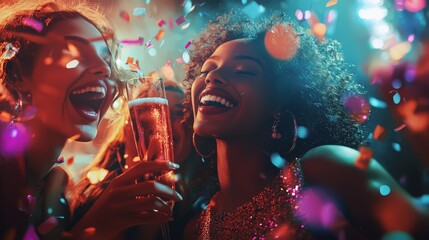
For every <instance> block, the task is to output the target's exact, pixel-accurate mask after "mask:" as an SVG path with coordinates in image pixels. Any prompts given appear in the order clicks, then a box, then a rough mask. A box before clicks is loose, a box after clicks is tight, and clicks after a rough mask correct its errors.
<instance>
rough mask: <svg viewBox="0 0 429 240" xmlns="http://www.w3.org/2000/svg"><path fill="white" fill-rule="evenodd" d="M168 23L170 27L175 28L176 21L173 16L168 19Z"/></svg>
mask: <svg viewBox="0 0 429 240" xmlns="http://www.w3.org/2000/svg"><path fill="white" fill-rule="evenodd" d="M167 24H168V29H170V30H173V28H174V21H173V19H172V18H169V19H168V23H167Z"/></svg>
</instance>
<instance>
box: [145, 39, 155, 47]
mask: <svg viewBox="0 0 429 240" xmlns="http://www.w3.org/2000/svg"><path fill="white" fill-rule="evenodd" d="M153 46H154V45H153V44H152V41H150V40H149V41H147V42H146V48H151V47H153Z"/></svg>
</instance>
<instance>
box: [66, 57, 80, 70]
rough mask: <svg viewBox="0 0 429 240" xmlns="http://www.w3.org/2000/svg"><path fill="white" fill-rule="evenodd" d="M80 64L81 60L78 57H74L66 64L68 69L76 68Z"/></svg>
mask: <svg viewBox="0 0 429 240" xmlns="http://www.w3.org/2000/svg"><path fill="white" fill-rule="evenodd" d="M78 65H79V61H78V60H77V59H73V60H71V61H70V62H68V63H67V64H66V68H67V69H72V68H76V67H77V66H78Z"/></svg>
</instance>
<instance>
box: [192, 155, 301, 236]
mask: <svg viewBox="0 0 429 240" xmlns="http://www.w3.org/2000/svg"><path fill="white" fill-rule="evenodd" d="M301 185H302V176H301V173H300V166H299V160H298V159H296V160H295V161H293V162H291V163H289V164H288V165H287V166H286V167H285V168H284V170H283V171H281V172H280V173H279V175H278V176H277V177H276V178H275V180H274V181H273V182H272V183H271V184H269V185H268V186H267V187H265V189H264V190H263V191H262V192H260V193H259V194H257V195H255V196H254V197H253V198H252V199H250V200H249V201H248V202H246V203H244V204H243V205H241V206H239V207H238V208H236V209H235V210H233V211H231V212H226V213H218V212H216V211H215V210H214V209H213V208H212V207H211V206H210V205H209V206H208V207H207V209H206V210H204V211H203V212H202V213H201V215H200V217H199V219H198V222H197V225H196V229H195V239H199V240H209V239H213V240H214V239H216V240H221V239H309V237H308V234H307V233H306V231H305V229H304V226H303V225H302V224H301V223H300V222H298V221H297V220H296V219H295V214H294V213H295V211H296V209H297V208H298V207H299V206H298V205H297V202H298V199H299V196H300V195H299V193H300V190H301Z"/></svg>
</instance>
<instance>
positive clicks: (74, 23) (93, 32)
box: [48, 18, 101, 39]
mask: <svg viewBox="0 0 429 240" xmlns="http://www.w3.org/2000/svg"><path fill="white" fill-rule="evenodd" d="M49 34H55V35H62V36H77V37H81V38H85V39H93V38H98V37H101V33H100V31H98V29H97V28H96V27H95V26H94V25H92V24H91V23H89V22H88V21H86V20H84V19H83V18H73V19H67V20H63V21H60V22H57V23H55V24H54V25H53V26H52V28H51V29H50V30H49V33H48V35H49Z"/></svg>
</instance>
